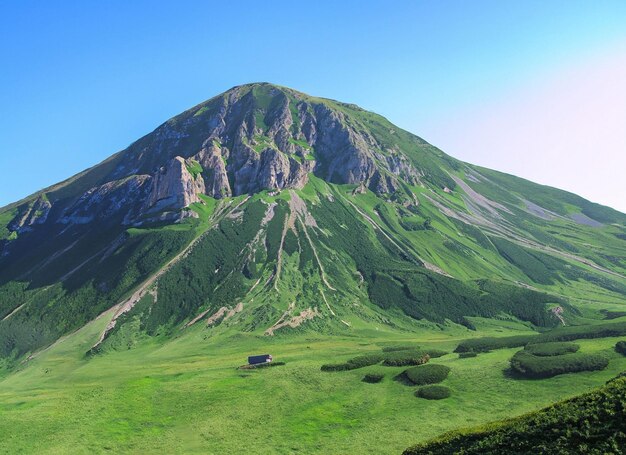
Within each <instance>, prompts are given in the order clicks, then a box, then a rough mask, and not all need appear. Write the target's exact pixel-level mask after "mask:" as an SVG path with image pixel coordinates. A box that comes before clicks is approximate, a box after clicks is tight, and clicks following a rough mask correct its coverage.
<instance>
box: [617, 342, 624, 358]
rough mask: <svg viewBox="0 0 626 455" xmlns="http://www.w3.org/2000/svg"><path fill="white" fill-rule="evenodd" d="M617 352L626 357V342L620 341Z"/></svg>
mask: <svg viewBox="0 0 626 455" xmlns="http://www.w3.org/2000/svg"><path fill="white" fill-rule="evenodd" d="M615 351H617V352H619V353H620V354H622V355H626V341H618V342H617V343H615Z"/></svg>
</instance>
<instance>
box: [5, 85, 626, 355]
mask: <svg viewBox="0 0 626 455" xmlns="http://www.w3.org/2000/svg"><path fill="white" fill-rule="evenodd" d="M598 296H601V297H602V298H601V301H602V302H601V303H599V304H598V305H595V306H590V305H589V303H590V302H593V301H596V300H598ZM625 296H626V215H624V214H622V213H619V212H617V211H615V210H612V209H610V208H608V207H603V206H600V205H598V204H594V203H591V202H589V201H587V200H585V199H583V198H581V197H578V196H576V195H574V194H571V193H567V192H564V191H560V190H557V189H554V188H550V187H546V186H541V185H537V184H534V183H531V182H529V181H526V180H523V179H520V178H517V177H514V176H510V175H506V174H502V173H500V172H496V171H493V170H489V169H485V168H481V167H478V166H474V165H471V164H468V163H464V162H462V161H459V160H456V159H454V158H452V157H450V156H448V155H446V154H445V153H443V152H442V151H441V150H439V149H438V148H436V147H434V146H432V145H430V144H428V143H427V142H426V141H424V140H423V139H421V138H419V137H417V136H414V135H413V134H411V133H409V132H406V131H403V130H402V129H400V128H398V127H396V126H394V125H393V124H391V123H390V122H389V121H387V120H386V119H384V118H383V117H381V116H379V115H377V114H374V113H372V112H368V111H366V110H363V109H361V108H359V107H358V106H355V105H352V104H345V103H340V102H337V101H333V100H328V99H324V98H316V97H312V96H309V95H306V94H303V93H300V92H297V91H295V90H292V89H288V88H284V87H279V86H275V85H271V84H266V83H258V84H248V85H243V86H238V87H234V88H232V89H230V90H228V91H227V92H225V93H223V94H221V95H218V96H216V97H214V98H212V99H210V100H208V101H206V102H204V103H201V104H199V105H197V106H195V107H193V108H191V109H189V110H187V111H185V112H183V113H182V114H180V115H178V116H176V117H174V118H172V119H170V120H168V121H167V122H165V123H164V124H162V125H161V126H159V127H158V128H157V129H156V130H154V131H153V132H152V133H150V134H148V135H146V136H144V137H143V138H141V139H139V140H138V141H136V142H134V143H133V144H131V145H130V146H129V147H128V148H126V149H125V150H122V151H121V152H118V153H116V154H114V155H112V156H111V157H110V158H108V159H107V160H105V161H103V162H102V163H100V164H98V165H96V166H94V167H92V168H90V169H87V170H86V171H84V172H82V173H80V174H78V175H76V176H74V177H71V178H69V179H68V180H66V181H63V182H61V183H59V184H56V185H53V186H51V187H49V188H46V189H44V190H42V191H39V192H37V193H35V194H33V195H31V196H29V197H28V198H26V199H24V200H22V201H19V202H16V203H14V204H11V205H9V206H7V207H4V208H2V209H0V356H1V357H3V358H5V359H13V360H15V359H20V358H22V357H28V356H32V355H34V354H35V353H36V352H37V351H38V350H40V349H42V348H44V347H46V346H49V345H50V344H51V343H54V342H55V341H56V340H58V339H59V338H60V337H62V336H63V335H66V334H68V333H71V332H73V331H75V330H77V329H79V328H80V327H82V326H84V325H85V324H86V323H88V322H89V321H92V320H94V319H95V318H97V317H98V316H99V315H101V314H103V313H105V312H110V313H111V320H110V322H109V324H108V326H107V327H106V329H105V330H104V331H103V332H102V333H101V336H100V339H99V340H98V342H97V343H95V345H94V346H93V348H92V349H91V352H92V353H97V352H101V351H103V350H107V349H117V348H119V347H120V346H122V347H125V348H126V347H130V346H133V345H134V344H136V343H139V342H141V340H143V339H145V338H146V337H164V338H169V337H172V336H176V334H179V333H181V331H184V330H186V328H188V327H190V326H192V325H195V324H203V325H204V326H205V327H206V330H207V331H209V332H210V333H211V334H213V333H221V332H224V331H228V330H234V331H236V332H250V333H255V334H258V335H263V336H288V335H289V334H291V333H294V332H295V333H302V332H307V331H313V332H318V333H327V334H340V335H345V334H350V333H355V332H356V331H363V330H370V329H372V328H374V327H375V326H379V325H384V326H386V327H389V328H391V329H394V330H399V331H408V332H410V331H414V330H417V329H419V328H423V327H444V326H446V325H461V326H464V327H467V328H468V329H470V330H473V329H474V328H475V324H476V321H477V320H478V319H480V318H499V319H510V320H513V321H520V322H522V323H524V324H526V325H527V326H529V327H532V328H534V329H537V330H541V329H542V328H545V327H554V326H558V325H561V324H579V323H585V321H586V318H594V317H596V318H602V317H604V316H606V315H608V314H610V311H611V310H613V309H614V307H615V304H618V303H619V302H622V301H623V299H624V297H625ZM601 311H604V313H600V312H601ZM107 314H109V313H107ZM477 318H478V319H477Z"/></svg>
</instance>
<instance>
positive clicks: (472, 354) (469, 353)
mask: <svg viewBox="0 0 626 455" xmlns="http://www.w3.org/2000/svg"><path fill="white" fill-rule="evenodd" d="M477 355H478V353H476V352H473V351H467V352H459V359H468V358H470V357H476V356H477Z"/></svg>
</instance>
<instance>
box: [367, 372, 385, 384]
mask: <svg viewBox="0 0 626 455" xmlns="http://www.w3.org/2000/svg"><path fill="white" fill-rule="evenodd" d="M384 377H385V375H384V374H381V373H367V374H366V375H365V376H363V382H369V383H370V384H376V383H378V382H380V381H382V380H383V378H384Z"/></svg>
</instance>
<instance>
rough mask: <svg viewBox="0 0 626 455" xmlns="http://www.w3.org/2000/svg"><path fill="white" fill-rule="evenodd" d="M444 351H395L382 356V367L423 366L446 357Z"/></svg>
mask: <svg viewBox="0 0 626 455" xmlns="http://www.w3.org/2000/svg"><path fill="white" fill-rule="evenodd" d="M446 354H447V352H446V351H441V350H439V349H418V350H414V351H406V350H403V351H395V352H388V353H386V354H385V355H384V358H383V365H385V366H388V367H405V366H409V365H423V364H425V363H427V362H428V361H429V360H430V359H434V358H437V357H441V356H443V355H446Z"/></svg>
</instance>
